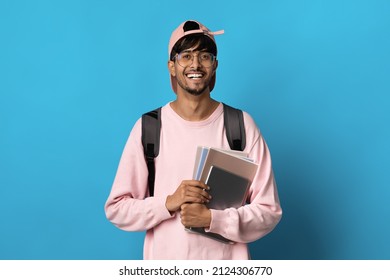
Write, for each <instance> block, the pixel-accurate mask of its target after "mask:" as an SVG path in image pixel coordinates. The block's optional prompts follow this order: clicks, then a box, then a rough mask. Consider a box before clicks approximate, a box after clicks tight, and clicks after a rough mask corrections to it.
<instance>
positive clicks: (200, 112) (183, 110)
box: [171, 92, 219, 121]
mask: <svg viewBox="0 0 390 280" xmlns="http://www.w3.org/2000/svg"><path fill="white" fill-rule="evenodd" d="M218 105H219V102H217V101H215V100H214V99H212V98H211V97H210V93H207V92H205V93H203V94H201V95H199V96H194V95H190V94H181V93H178V94H177V98H176V100H175V101H173V102H172V103H171V107H172V109H173V110H174V111H175V112H176V113H177V114H178V115H179V116H180V117H182V118H183V119H185V120H187V121H201V120H204V119H207V118H208V117H209V116H210V115H211V114H212V113H213V112H214V110H215V109H216V108H217V107H218Z"/></svg>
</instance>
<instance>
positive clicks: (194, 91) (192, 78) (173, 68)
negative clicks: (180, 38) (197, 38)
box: [169, 48, 218, 96]
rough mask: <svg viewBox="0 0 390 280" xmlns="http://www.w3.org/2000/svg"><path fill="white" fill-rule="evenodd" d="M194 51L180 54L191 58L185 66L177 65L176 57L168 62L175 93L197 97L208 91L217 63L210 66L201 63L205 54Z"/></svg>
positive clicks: (190, 50)
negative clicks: (181, 91) (174, 79)
mask: <svg viewBox="0 0 390 280" xmlns="http://www.w3.org/2000/svg"><path fill="white" fill-rule="evenodd" d="M194 49H195V48H193V49H188V50H185V51H182V52H181V53H180V54H181V55H189V56H191V57H192V61H190V62H189V63H188V64H187V65H184V64H183V63H181V64H182V65H181V64H180V63H178V57H177V56H176V59H175V61H170V62H169V68H170V72H171V75H173V76H175V77H176V80H177V84H178V87H177V91H179V90H184V91H185V92H187V93H189V94H191V95H195V96H198V95H201V94H202V93H204V92H205V91H206V90H208V88H209V85H210V81H211V79H212V77H213V76H214V74H215V70H216V68H217V64H218V63H217V61H214V62H213V64H212V65H211V66H210V65H208V64H206V63H204V62H202V59H203V58H204V53H205V52H204V51H195V50H194ZM206 66H207V67H206Z"/></svg>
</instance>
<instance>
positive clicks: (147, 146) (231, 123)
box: [142, 103, 246, 196]
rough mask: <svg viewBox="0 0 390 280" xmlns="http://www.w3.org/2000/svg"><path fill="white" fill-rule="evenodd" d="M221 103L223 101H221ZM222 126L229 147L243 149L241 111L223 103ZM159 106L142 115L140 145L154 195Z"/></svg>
mask: <svg viewBox="0 0 390 280" xmlns="http://www.w3.org/2000/svg"><path fill="white" fill-rule="evenodd" d="M222 104H223V103H222ZM223 113H224V114H223V115H224V126H225V130H226V137H227V139H228V142H229V146H230V149H232V150H237V151H243V150H244V149H245V145H246V141H245V139H246V136H245V126H244V117H243V114H242V111H241V110H239V109H236V108H233V107H230V106H228V105H226V104H223ZM160 130H161V107H160V108H157V109H155V110H153V111H150V112H148V113H145V114H143V115H142V145H143V147H144V154H145V160H146V164H147V166H148V172H149V175H148V184H149V194H150V196H153V195H154V179H155V172H156V170H155V165H154V158H155V157H157V156H158V153H159V150H160Z"/></svg>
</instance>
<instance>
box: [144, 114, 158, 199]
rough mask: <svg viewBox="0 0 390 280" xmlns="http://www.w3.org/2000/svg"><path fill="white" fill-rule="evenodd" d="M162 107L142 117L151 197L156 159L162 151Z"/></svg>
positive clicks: (151, 194) (150, 194)
mask: <svg viewBox="0 0 390 280" xmlns="http://www.w3.org/2000/svg"><path fill="white" fill-rule="evenodd" d="M160 130H161V107H160V108H157V109H155V110H153V111H150V112H148V113H145V114H143V115H142V137H141V140H142V146H143V147H144V154H145V159H146V164H147V166H148V173H149V175H148V185H149V196H153V195H154V179H155V173H156V171H155V166H154V159H155V157H157V156H158V153H159V150H160Z"/></svg>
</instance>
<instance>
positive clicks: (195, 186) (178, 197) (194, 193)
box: [165, 180, 211, 213]
mask: <svg viewBox="0 0 390 280" xmlns="http://www.w3.org/2000/svg"><path fill="white" fill-rule="evenodd" d="M208 189H209V187H208V186H207V185H205V184H204V183H202V182H201V181H196V180H185V181H182V182H181V184H180V186H179V187H178V188H177V189H176V191H175V192H174V193H173V194H172V195H168V197H167V200H166V202H165V206H166V207H167V209H168V211H169V212H171V213H172V212H175V211H177V210H179V209H180V207H181V206H182V205H183V204H184V203H206V202H209V200H210V199H211V196H210V195H209V194H208V192H207V190H208Z"/></svg>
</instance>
